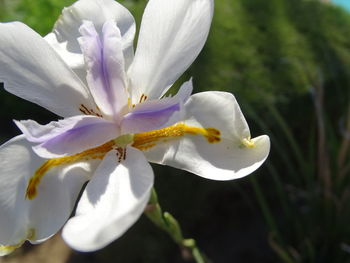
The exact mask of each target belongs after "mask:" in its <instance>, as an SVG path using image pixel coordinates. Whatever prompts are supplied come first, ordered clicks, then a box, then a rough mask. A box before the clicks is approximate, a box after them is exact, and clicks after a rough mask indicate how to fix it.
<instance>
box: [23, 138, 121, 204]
mask: <svg viewBox="0 0 350 263" xmlns="http://www.w3.org/2000/svg"><path fill="white" fill-rule="evenodd" d="M114 145H115V142H114V141H109V142H107V143H105V144H103V145H101V146H99V147H96V148H93V149H89V150H86V151H84V152H81V153H78V154H75V155H72V156H65V157H60V158H54V159H51V160H48V161H46V162H45V163H44V164H43V165H42V166H40V167H39V169H38V170H36V172H35V174H34V176H33V177H32V178H30V180H29V184H28V186H27V191H26V199H29V200H33V199H34V198H35V197H36V196H37V194H38V189H37V188H38V185H39V184H40V182H41V179H42V178H43V177H44V176H45V174H46V173H47V172H48V171H49V170H50V169H52V168H53V167H56V166H59V165H67V164H71V163H74V162H79V161H88V160H92V159H100V160H102V159H103V157H104V156H105V155H106V153H107V152H109V151H110V150H112V149H113V146H114Z"/></svg>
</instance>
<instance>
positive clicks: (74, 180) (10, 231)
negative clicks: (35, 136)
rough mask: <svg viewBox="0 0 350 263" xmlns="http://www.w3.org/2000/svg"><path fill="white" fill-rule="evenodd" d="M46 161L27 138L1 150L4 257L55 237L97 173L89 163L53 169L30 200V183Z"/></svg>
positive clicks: (0, 208) (0, 236)
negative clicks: (84, 186)
mask: <svg viewBox="0 0 350 263" xmlns="http://www.w3.org/2000/svg"><path fill="white" fill-rule="evenodd" d="M45 161H46V160H44V159H41V158H39V157H38V156H37V155H36V154H34V152H33V151H32V149H31V145H30V144H29V143H28V142H27V141H26V140H25V138H24V136H18V137H15V138H13V139H12V140H10V141H8V142H7V143H5V144H4V145H2V146H1V147H0V211H1V213H0V224H1V227H0V244H1V246H0V253H5V252H6V249H7V250H8V251H7V252H11V251H10V250H11V249H12V250H13V249H14V248H15V247H17V246H20V245H21V244H22V243H23V242H24V241H25V240H26V239H28V240H30V241H31V242H33V243H36V242H39V241H43V240H45V239H47V238H48V237H50V236H52V235H53V234H55V233H56V232H57V231H58V230H59V229H60V228H61V227H62V226H63V224H64V223H65V222H66V220H67V219H68V217H69V215H70V214H71V212H72V210H73V207H74V204H75V201H76V198H77V197H78V194H79V191H80V189H81V187H82V185H83V184H84V182H85V181H86V180H88V179H89V177H90V174H91V170H92V169H93V167H92V166H91V163H88V162H86V161H80V162H76V163H74V164H69V165H68V164H66V165H62V166H55V167H52V169H50V170H48V171H47V173H46V175H45V176H44V177H43V178H42V180H41V182H40V184H39V185H38V189H37V190H38V192H37V196H36V197H35V198H34V199H33V200H29V199H27V198H26V189H27V186H28V182H29V179H30V178H31V177H32V176H33V175H34V174H35V172H36V170H37V169H38V168H39V167H40V166H41V165H42V164H43V163H44V162H45ZM1 251H2V252H1Z"/></svg>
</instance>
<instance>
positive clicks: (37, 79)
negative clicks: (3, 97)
mask: <svg viewBox="0 0 350 263" xmlns="http://www.w3.org/2000/svg"><path fill="white" fill-rule="evenodd" d="M29 43H30V44H29ZM0 61H1V67H0V81H2V82H4V83H5V85H4V86H5V89H6V90H7V91H9V92H11V93H13V94H15V95H17V96H19V97H21V98H24V99H26V100H29V101H31V102H34V103H37V104H39V105H41V106H43V107H45V108H47V109H49V110H50V111H52V112H54V113H56V114H58V115H60V116H64V117H67V116H73V115H78V114H81V112H80V110H79V108H80V106H81V105H85V106H86V107H88V108H90V109H94V108H95V104H94V101H93V99H92V97H91V95H90V94H89V91H88V90H87V88H86V87H85V86H84V84H83V83H82V82H81V81H80V80H79V78H78V77H77V76H76V75H75V74H74V73H73V72H72V71H71V70H70V69H69V68H68V66H67V65H66V64H65V63H64V62H63V61H62V60H61V58H60V57H59V56H58V55H57V54H56V52H55V51H54V50H53V49H52V48H51V47H50V46H49V45H48V44H47V42H46V41H45V40H43V39H42V38H41V37H40V36H39V35H38V34H37V33H35V32H34V31H33V30H31V29H30V28H29V27H27V26H26V25H24V24H22V23H19V22H14V23H1V24H0Z"/></svg>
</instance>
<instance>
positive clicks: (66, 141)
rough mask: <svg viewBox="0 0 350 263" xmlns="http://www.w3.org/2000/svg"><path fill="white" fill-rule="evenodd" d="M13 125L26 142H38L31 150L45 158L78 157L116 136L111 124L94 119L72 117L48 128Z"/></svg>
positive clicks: (31, 123) (28, 123)
mask: <svg viewBox="0 0 350 263" xmlns="http://www.w3.org/2000/svg"><path fill="white" fill-rule="evenodd" d="M16 124H17V126H18V127H19V128H20V130H21V131H22V132H23V134H24V135H25V136H26V138H27V140H29V141H31V142H34V143H40V144H39V145H37V146H35V147H34V148H33V149H34V151H35V152H36V153H37V154H38V155H39V156H41V157H43V158H48V159H51V158H57V157H61V156H67V155H73V154H77V153H80V152H82V151H85V150H87V149H91V148H95V147H97V146H100V145H102V144H104V143H106V142H107V141H109V140H112V139H114V138H116V137H118V136H119V128H118V127H117V126H116V124H115V123H114V122H110V121H106V120H104V119H102V118H99V117H94V116H84V115H80V116H74V117H71V118H66V119H63V120H59V121H53V122H50V123H49V124H47V125H40V124H38V123H37V122H35V121H33V120H26V121H20V122H18V121H16Z"/></svg>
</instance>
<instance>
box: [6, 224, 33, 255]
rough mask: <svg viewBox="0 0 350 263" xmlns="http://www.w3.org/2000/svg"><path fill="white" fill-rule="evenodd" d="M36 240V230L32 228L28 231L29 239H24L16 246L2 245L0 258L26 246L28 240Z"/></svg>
mask: <svg viewBox="0 0 350 263" xmlns="http://www.w3.org/2000/svg"><path fill="white" fill-rule="evenodd" d="M34 238H35V229H33V228H31V229H29V230H28V234H27V237H26V238H25V239H23V240H22V241H21V242H19V243H17V244H15V245H6V246H3V245H0V257H2V256H6V255H8V254H11V253H12V252H13V251H14V250H16V249H17V248H20V247H21V246H22V245H23V244H24V242H25V241H26V239H28V240H33V239H34Z"/></svg>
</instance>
